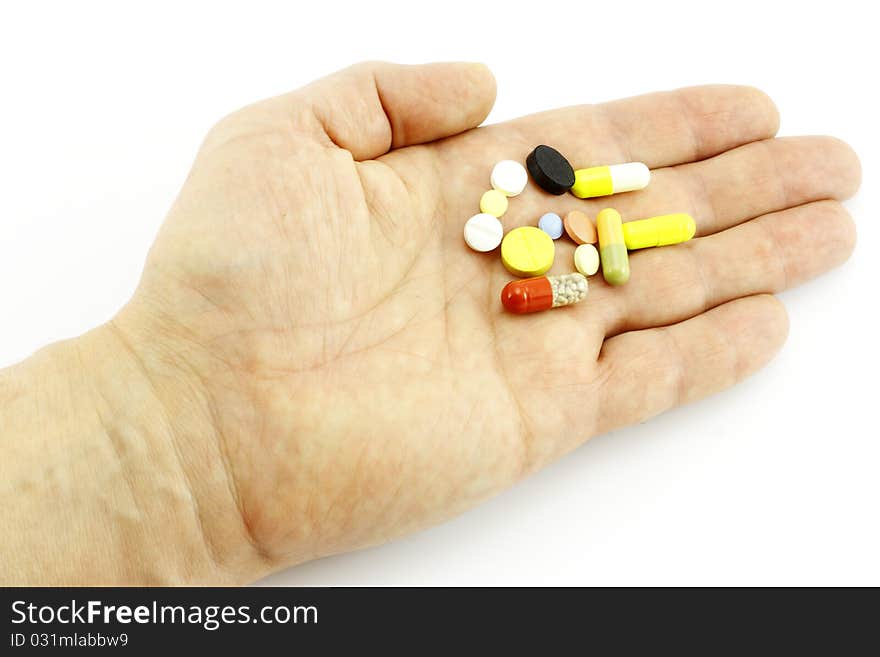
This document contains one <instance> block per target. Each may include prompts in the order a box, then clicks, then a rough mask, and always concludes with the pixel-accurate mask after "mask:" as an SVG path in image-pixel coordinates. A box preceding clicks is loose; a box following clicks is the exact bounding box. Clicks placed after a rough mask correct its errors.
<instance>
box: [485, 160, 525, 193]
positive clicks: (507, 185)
mask: <svg viewBox="0 0 880 657" xmlns="http://www.w3.org/2000/svg"><path fill="white" fill-rule="evenodd" d="M491 181H492V187H494V188H495V189H497V190H498V191H499V192H501V193H502V194H504V195H506V196H516V195H517V194H519V193H520V192H521V191H522V190H524V189H525V188H526V183H527V182H529V174H528V172H527V171H526V168H525V167H524V166H523V165H522V164H520V163H519V162H516V161H514V160H501V161H500V162H499V163H498V164H496V165H495V166H494V167H493V169H492V176H491Z"/></svg>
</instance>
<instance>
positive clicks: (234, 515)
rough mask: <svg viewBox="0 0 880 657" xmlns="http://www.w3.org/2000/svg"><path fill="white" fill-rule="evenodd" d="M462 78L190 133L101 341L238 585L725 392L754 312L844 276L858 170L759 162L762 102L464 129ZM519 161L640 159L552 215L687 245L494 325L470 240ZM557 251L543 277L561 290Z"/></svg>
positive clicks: (342, 79)
mask: <svg viewBox="0 0 880 657" xmlns="http://www.w3.org/2000/svg"><path fill="white" fill-rule="evenodd" d="M494 95H495V87H494V82H493V79H492V77H491V75H490V74H489V72H488V71H487V70H486V69H485V68H483V67H481V66H477V65H469V64H437V65H428V66H417V67H402V66H394V65H389V64H365V65H359V66H356V67H353V68H351V69H348V70H346V71H343V72H341V73H337V74H336V75H333V76H331V77H329V78H326V79H323V80H320V81H318V82H316V83H314V84H312V85H309V86H308V87H306V88H304V89H302V90H299V91H296V92H293V93H291V94H288V95H285V96H281V97H278V98H274V99H271V100H267V101H264V102H261V103H258V104H256V105H253V106H251V107H248V108H245V109H243V110H241V111H239V112H236V113H235V114H233V115H231V116H229V117H227V118H226V119H224V120H223V121H221V122H220V123H219V124H218V125H217V126H216V127H215V128H214V129H213V130H212V131H211V132H210V134H209V136H208V137H207V139H206V141H205V143H204V145H203V147H202V149H201V152H200V153H199V155H198V158H197V160H196V163H195V165H194V167H193V170H192V173H191V175H190V177H189V179H188V180H187V182H186V184H185V186H184V188H183V190H182V192H181V194H180V197H179V199H178V200H177V202H176V203H175V205H174V207H173V209H172V210H171V212H170V214H169V216H168V218H167V221H166V223H165V225H164V226H163V228H162V231H161V233H160V235H159V237H158V239H157V241H156V243H155V246H154V248H153V249H152V251H151V253H150V256H149V259H148V263H147V266H146V270H145V272H144V276H143V279H142V282H141V285H140V287H139V289H138V291H137V293H136V295H135V296H134V298H133V300H132V301H131V303H129V304H128V305H127V306H126V307H125V308H124V309H123V310H122V311H121V312H120V314H119V315H118V317H117V318H116V319H115V320H114V321H113V322H112V323H111V324H110V325H109V326H108V331H110V333H112V334H113V335H115V336H116V337H118V338H119V340H120V341H121V342H123V343H125V344H126V345H127V348H128V349H129V350H130V351H131V353H133V354H135V355H136V356H137V359H138V361H139V363H140V366H141V367H142V368H143V372H144V373H145V376H146V377H147V378H148V379H149V381H150V386H151V389H152V390H154V391H155V396H156V399H157V400H158V402H159V403H160V404H161V407H162V408H163V410H164V413H165V414H166V415H167V417H168V418H169V426H171V427H172V428H173V431H172V433H173V441H174V442H175V447H174V449H175V451H176V452H177V454H178V457H179V460H180V462H181V463H183V464H184V466H183V470H184V471H185V473H186V478H187V481H188V483H189V485H190V487H191V489H192V491H193V499H194V501H195V504H196V506H197V508H199V509H201V511H200V512H199V515H200V522H201V524H202V530H203V531H204V533H205V540H206V542H207V543H208V544H210V545H212V546H213V548H212V550H211V551H212V553H213V555H214V558H215V560H216V561H217V563H218V565H219V567H224V564H225V563H226V562H230V561H235V562H236V563H244V564H245V565H244V566H242V568H241V572H242V573H246V574H245V575H243V576H244V577H256V576H259V575H261V574H264V573H266V572H268V571H270V570H272V569H275V568H278V567H281V566H284V565H289V564H293V563H298V562H302V561H305V560H307V559H310V558H314V557H318V556H322V555H327V554H331V553H334V552H339V551H345V550H351V549H355V548H358V547H362V546H366V545H370V544H375V543H379V542H383V541H386V540H388V539H390V538H392V537H394V536H397V535H400V534H403V533H406V532H411V531H413V530H416V529H418V528H421V527H424V526H427V525H430V524H433V523H437V522H439V521H441V520H443V519H445V518H448V517H450V516H452V515H454V514H457V513H459V512H461V511H463V510H464V509H467V508H468V507H470V506H472V505H474V504H476V503H478V502H479V501H480V500H483V499H485V498H487V497H488V496H490V495H492V494H494V493H496V492H498V491H500V490H502V489H504V488H505V487H507V486H509V485H510V484H512V483H513V482H515V481H516V480H517V479H519V478H521V477H523V476H524V475H526V474H528V473H530V472H532V471H534V470H536V469H537V468H540V467H541V466H543V465H545V464H546V463H548V462H549V461H551V460H553V459H555V458H558V457H559V456H560V455H562V454H564V453H566V452H568V451H570V450H572V449H574V448H575V447H576V446H577V445H579V444H581V443H582V442H583V441H585V440H587V439H588V438H590V437H591V436H594V435H597V434H600V433H603V432H606V431H608V430H610V429H613V428H615V427H620V426H623V425H627V424H631V423H635V422H639V421H642V420H644V419H646V418H648V417H651V416H652V415H655V414H657V413H660V412H663V411H665V410H667V409H669V408H672V407H673V406H676V405H678V404H682V403H687V402H689V401H692V400H695V399H698V398H700V397H703V396H705V395H707V394H710V393H712V392H715V391H718V390H721V389H723V388H726V387H728V386H730V385H733V384H734V383H736V382H738V381H740V380H741V379H742V378H743V377H745V376H747V375H748V374H750V373H752V372H754V371H755V370H756V369H758V368H759V367H761V366H762V365H763V364H764V363H765V362H767V360H768V359H769V358H770V357H771V356H772V355H773V354H774V353H775V351H776V350H777V349H778V348H779V347H780V345H781V344H782V342H783V340H784V339H785V336H786V332H787V319H786V315H785V311H784V309H783V307H782V306H781V304H780V303H779V302H778V301H777V300H776V299H775V298H774V297H773V296H770V294H772V293H775V292H779V291H781V290H784V289H786V288H788V287H790V286H793V285H797V284H799V283H801V282H803V281H804V280H806V279H808V278H811V277H812V276H815V275H817V274H819V273H822V272H824V271H826V270H828V269H830V268H832V267H834V266H836V265H838V264H840V263H841V262H843V261H844V260H845V259H846V258H847V257H848V255H849V254H850V252H851V251H852V249H853V246H854V242H855V231H854V227H853V224H852V221H851V220H850V218H849V216H848V214H847V212H846V211H845V209H844V208H843V207H842V206H841V205H840V202H839V201H841V200H842V199H845V198H847V197H848V196H850V195H851V194H853V193H854V192H855V190H856V189H857V187H858V184H859V177H860V171H859V164H858V161H857V159H856V157H855V155H854V154H853V152H852V151H851V150H850V149H849V148H848V147H847V146H846V145H844V144H842V143H841V142H839V141H837V140H834V139H831V138H827V137H796V138H785V139H776V138H774V134H775V132H776V130H777V126H778V116H777V113H776V109H775V108H774V106H773V105H772V103H771V101H770V100H769V99H768V98H767V97H766V96H765V95H764V94H762V93H761V92H758V91H756V90H754V89H750V88H743V87H731V86H709V87H698V88H692V89H685V90H681V91H676V92H669V93H660V94H652V95H648V96H643V97H638V98H633V99H628V100H622V101H617V102H613V103H608V104H605V105H598V106H582V107H571V108H566V109H559V110H554V111H550V112H546V113H542V114H537V115H534V116H529V117H525V118H522V119H518V120H516V121H512V122H509V123H504V124H500V125H492V126H488V127H483V128H478V129H472V128H474V127H475V126H477V125H478V124H479V123H480V122H481V121H482V120H483V119H484V118H485V116H486V115H487V114H488V112H489V109H490V108H491V105H492V102H493V100H494ZM539 143H547V144H550V145H552V146H554V147H556V148H558V149H559V150H560V151H561V152H563V153H564V154H565V155H566V156H567V157H568V159H569V160H570V161H571V162H572V164H574V165H575V166H576V167H583V166H589V165H600V164H608V163H616V162H628V161H643V162H645V163H647V164H648V166H649V167H651V169H652V170H653V178H652V182H651V185H650V186H649V187H648V188H646V189H645V190H643V191H641V192H635V193H631V194H626V195H622V196H615V197H612V198H604V199H596V200H592V201H581V200H578V199H575V198H574V197H572V196H570V195H564V196H562V197H552V196H549V195H548V194H546V193H544V192H542V191H541V190H539V189H538V188H537V187H536V186H535V185H533V184H532V185H529V187H528V188H527V189H526V191H525V192H524V193H523V194H521V195H520V196H518V197H516V198H514V199H511V203H510V209H509V210H508V212H507V214H506V215H505V216H504V217H503V219H502V221H503V223H504V225H505V229H506V230H509V229H510V228H513V227H515V226H520V225H526V224H533V223H534V221H535V220H536V218H537V217H538V216H540V214H542V213H544V212H547V211H556V212H560V213H564V212H566V211H568V210H571V209H577V208H580V209H583V210H584V211H586V212H587V213H588V214H590V215H591V216H595V214H596V212H597V211H598V210H599V209H601V208H603V207H615V208H616V209H618V210H619V211H620V212H621V214H622V215H623V217H624V219H625V220H626V219H637V218H642V217H647V216H652V215H656V214H664V213H669V212H688V213H690V214H692V215H693V216H694V217H695V219H696V222H697V238H696V239H694V240H693V241H691V242H689V243H686V244H682V245H678V246H674V247H664V248H662V249H653V250H646V251H641V252H635V253H632V254H631V266H632V277H631V280H630V282H629V283H628V284H626V285H625V286H623V287H620V288H611V287H609V286H607V285H606V284H605V283H604V281H602V280H601V276H597V277H593V278H591V279H590V292H589V296H588V297H587V299H586V300H585V301H584V302H582V303H580V304H578V305H576V306H573V307H571V308H565V309H560V310H554V311H550V312H545V313H541V314H536V315H528V316H514V315H510V314H506V313H505V312H504V311H503V309H502V307H501V304H500V300H499V294H500V290H501V288H502V287H503V285H504V284H505V283H506V282H507V281H509V280H510V279H511V276H510V275H509V274H508V273H507V272H506V270H505V269H504V268H503V266H502V264H501V262H500V258H499V256H498V254H497V253H489V254H478V253H474V252H473V251H470V250H469V249H468V248H467V247H466V246H465V244H464V241H463V239H462V227H463V224H464V222H465V221H466V220H467V218H468V217H469V216H471V215H472V214H474V213H475V212H476V205H477V203H478V200H479V198H480V195H481V194H482V192H483V191H485V190H486V189H488V187H489V183H488V177H489V172H490V170H491V168H492V165H493V164H494V163H495V162H496V161H498V160H500V159H507V158H509V159H515V160H518V161H521V162H523V161H524V160H525V156H526V155H527V154H528V152H529V151H530V150H531V149H532V148H533V147H534V146H535V145H537V144H539ZM573 250H574V245H573V244H566V243H565V240H559V241H558V242H557V255H556V263H555V264H554V266H553V269H552V270H551V272H550V273H562V272H566V271H571V270H572V266H571V262H572V252H573Z"/></svg>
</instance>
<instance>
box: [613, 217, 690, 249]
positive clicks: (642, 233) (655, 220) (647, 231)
mask: <svg viewBox="0 0 880 657" xmlns="http://www.w3.org/2000/svg"><path fill="white" fill-rule="evenodd" d="M696 232H697V224H696V223H695V222H694V218H693V217H692V216H690V215H689V214H685V213H684V212H678V213H676V214H664V215H661V216H659V217H651V218H649V219H640V220H639V221H627V222H626V223H625V224H623V239H624V241H625V242H626V248H628V249H629V250H630V251H632V250H633V249H645V248H648V247H650V246H668V245H669V244H679V243H681V242H687V241H688V240H689V239H691V238H692V237H693V236H694V234H695V233H696Z"/></svg>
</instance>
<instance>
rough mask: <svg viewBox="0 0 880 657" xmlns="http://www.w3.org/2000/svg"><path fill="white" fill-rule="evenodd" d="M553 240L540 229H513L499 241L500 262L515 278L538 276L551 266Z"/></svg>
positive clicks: (524, 227)
mask: <svg viewBox="0 0 880 657" xmlns="http://www.w3.org/2000/svg"><path fill="white" fill-rule="evenodd" d="M555 252H556V249H555V247H554V246H553V239H552V238H551V237H550V236H549V235H548V234H547V233H545V232H544V231H543V230H541V229H540V228H535V227H534V226H523V227H522V228H514V229H513V230H512V231H510V232H509V233H507V235H505V236H504V239H503V240H502V241H501V261H502V262H503V263H504V266H505V267H507V269H508V270H509V271H510V273H511V274H515V275H516V276H540V275H541V274H543V273H544V272H546V271H547V270H548V269H550V267H552V266H553V256H554V254H555Z"/></svg>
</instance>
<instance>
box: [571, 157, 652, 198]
mask: <svg viewBox="0 0 880 657" xmlns="http://www.w3.org/2000/svg"><path fill="white" fill-rule="evenodd" d="M649 182H651V170H650V169H648V167H647V166H646V165H644V164H643V163H641V162H627V163H626V164H612V165H611V166H606V167H590V168H589V169H578V170H577V171H575V172H574V185H572V188H571V193H572V194H574V195H575V196H577V197H578V198H593V197H594V196H609V195H611V194H620V193H621V192H632V191H635V190H637V189H643V188H645V187H647V186H648V183H649Z"/></svg>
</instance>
